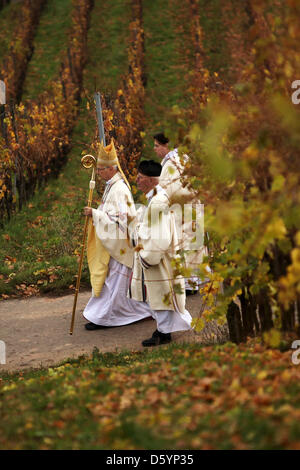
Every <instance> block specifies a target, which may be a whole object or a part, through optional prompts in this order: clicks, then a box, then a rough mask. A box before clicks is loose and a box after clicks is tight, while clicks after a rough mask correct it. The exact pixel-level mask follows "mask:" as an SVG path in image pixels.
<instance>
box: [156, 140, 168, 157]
mask: <svg viewBox="0 0 300 470" xmlns="http://www.w3.org/2000/svg"><path fill="white" fill-rule="evenodd" d="M153 148H154V152H155V153H156V155H157V156H158V157H159V158H161V159H163V158H164V157H165V156H166V155H167V153H169V151H170V150H169V147H168V144H160V143H159V142H158V141H157V140H156V139H154V147H153Z"/></svg>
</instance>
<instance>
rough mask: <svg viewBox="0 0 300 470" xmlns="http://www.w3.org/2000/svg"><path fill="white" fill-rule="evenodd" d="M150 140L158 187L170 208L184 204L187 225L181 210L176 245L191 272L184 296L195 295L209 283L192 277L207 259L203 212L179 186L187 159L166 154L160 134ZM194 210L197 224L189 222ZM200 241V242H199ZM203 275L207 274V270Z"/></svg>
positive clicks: (195, 201) (165, 140) (167, 140)
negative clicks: (157, 165) (155, 158)
mask: <svg viewBox="0 0 300 470" xmlns="http://www.w3.org/2000/svg"><path fill="white" fill-rule="evenodd" d="M153 138H154V151H155V153H156V155H157V156H158V157H159V158H161V159H162V161H161V165H162V171H161V175H160V178H159V184H160V185H161V186H162V187H163V188H164V190H165V191H166V193H167V194H168V196H169V198H170V202H171V205H173V204H176V201H181V202H180V204H182V203H184V202H185V201H186V202H187V203H188V204H187V205H186V206H184V208H185V214H187V218H188V221H187V222H186V223H185V222H184V220H183V219H184V217H182V210H181V211H179V214H178V216H177V217H176V224H177V231H178V238H179V244H180V247H181V249H182V251H183V252H184V253H185V267H187V268H188V269H190V270H191V271H192V273H191V276H190V277H187V278H185V289H186V294H187V295H189V294H192V293H196V292H197V291H198V289H199V287H201V286H203V285H204V284H205V283H206V282H207V281H208V280H209V279H208V278H207V277H205V278H204V279H200V278H199V277H198V276H197V274H196V271H197V267H198V266H199V264H201V263H202V260H203V256H207V248H206V247H205V246H204V243H203V236H204V226H203V223H204V213H203V208H202V206H201V204H200V201H199V200H198V201H197V200H195V197H193V195H192V192H191V191H190V190H188V189H187V188H186V187H185V186H184V185H183V182H184V179H183V172H184V166H185V164H186V163H187V161H188V159H189V157H188V156H187V155H183V156H182V157H180V156H179V153H178V149H174V150H170V149H169V147H168V142H169V139H168V138H167V137H166V136H165V135H164V134H163V133H159V134H155V135H154V136H153ZM192 206H193V207H192ZM189 207H190V208H189ZM195 209H196V211H197V217H198V220H197V222H192V220H191V219H192V216H191V214H192V211H195ZM201 224H202V225H201ZM200 232H201V234H200ZM196 234H197V243H192V240H195V236H196ZM200 239H201V240H202V242H200V241H199V240H200ZM207 271H208V272H210V269H209V268H208V267H207Z"/></svg>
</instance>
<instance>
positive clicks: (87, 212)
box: [83, 207, 93, 217]
mask: <svg viewBox="0 0 300 470" xmlns="http://www.w3.org/2000/svg"><path fill="white" fill-rule="evenodd" d="M83 214H84V215H87V216H88V217H92V215H93V209H92V208H91V207H85V208H84V209H83Z"/></svg>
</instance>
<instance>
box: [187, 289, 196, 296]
mask: <svg viewBox="0 0 300 470" xmlns="http://www.w3.org/2000/svg"><path fill="white" fill-rule="evenodd" d="M197 292H198V291H197V290H191V289H185V295H195V294H197Z"/></svg>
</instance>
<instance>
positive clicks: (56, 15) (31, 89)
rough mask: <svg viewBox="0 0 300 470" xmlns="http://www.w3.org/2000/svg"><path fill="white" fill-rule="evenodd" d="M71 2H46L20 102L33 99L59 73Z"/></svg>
mask: <svg viewBox="0 0 300 470" xmlns="http://www.w3.org/2000/svg"><path fill="white" fill-rule="evenodd" d="M71 11H72V0H48V1H47V2H46V5H45V8H44V9H43V11H42V14H41V18H40V21H39V25H38V28H37V32H36V35H35V38H34V43H33V46H34V53H33V56H32V58H31V60H30V62H29V64H28V69H27V73H26V78H25V82H24V86H23V97H22V99H23V100H31V99H34V98H36V97H37V96H38V95H39V94H40V93H41V92H43V91H44V90H45V89H46V88H47V84H48V82H49V81H51V80H53V79H55V77H56V76H57V75H58V73H59V68H60V63H61V58H62V53H64V52H66V44H67V33H68V31H69V28H70V26H71V23H72V19H71Z"/></svg>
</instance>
